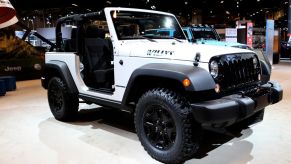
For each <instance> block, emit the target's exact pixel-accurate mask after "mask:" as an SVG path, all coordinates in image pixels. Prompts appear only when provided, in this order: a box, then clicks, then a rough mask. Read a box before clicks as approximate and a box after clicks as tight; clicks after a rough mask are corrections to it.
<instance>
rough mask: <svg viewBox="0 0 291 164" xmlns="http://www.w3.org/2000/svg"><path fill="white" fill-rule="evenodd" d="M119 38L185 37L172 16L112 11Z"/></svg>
mask: <svg viewBox="0 0 291 164" xmlns="http://www.w3.org/2000/svg"><path fill="white" fill-rule="evenodd" d="M111 17H112V20H113V24H114V26H115V30H116V33H117V36H118V39H119V40H128V39H147V38H150V39H173V38H175V39H184V40H185V39H186V37H185V35H184V33H183V31H182V29H181V27H180V26H179V23H178V22H177V20H176V18H175V17H174V16H170V15H163V14H156V13H145V12H136V11H112V12H111Z"/></svg>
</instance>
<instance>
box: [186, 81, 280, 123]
mask: <svg viewBox="0 0 291 164" xmlns="http://www.w3.org/2000/svg"><path fill="white" fill-rule="evenodd" d="M261 90H264V92H263V93H262V94H260V95H259V96H254V97H248V96H244V95H242V94H233V95H229V96H225V97H222V98H220V99H216V100H210V101H204V102H200V103H193V104H191V106H192V109H193V110H192V113H193V116H194V118H195V119H196V121H198V122H199V123H201V124H202V125H203V126H229V125H231V124H233V123H235V122H238V121H241V120H244V119H246V118H248V117H250V116H252V115H253V114H255V113H256V112H258V111H260V110H262V109H264V108H265V107H266V106H268V105H270V104H275V103H277V102H279V101H280V100H282V97H283V90H282V88H281V86H280V84H278V83H276V82H269V83H267V84H265V85H263V86H261Z"/></svg>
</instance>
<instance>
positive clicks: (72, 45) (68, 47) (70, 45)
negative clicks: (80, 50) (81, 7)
mask: <svg viewBox="0 0 291 164" xmlns="http://www.w3.org/2000/svg"><path fill="white" fill-rule="evenodd" d="M76 35H77V29H76V28H72V31H71V39H68V40H65V41H64V47H65V52H76V50H77V48H76Z"/></svg>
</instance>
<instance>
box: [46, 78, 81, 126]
mask: <svg viewBox="0 0 291 164" xmlns="http://www.w3.org/2000/svg"><path fill="white" fill-rule="evenodd" d="M48 102H49V106H50V109H51V112H52V114H53V115H54V117H55V118H56V119H57V120H60V121H73V120H75V119H76V116H77V114H78V108H79V99H78V96H77V94H70V93H69V91H68V87H67V85H66V84H65V82H64V81H63V80H62V79H60V78H59V77H53V78H52V79H51V80H50V81H49V84H48Z"/></svg>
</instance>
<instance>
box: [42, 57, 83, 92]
mask: <svg viewBox="0 0 291 164" xmlns="http://www.w3.org/2000/svg"><path fill="white" fill-rule="evenodd" d="M53 76H59V77H60V78H62V79H63V80H64V81H65V83H66V84H67V86H68V90H69V93H78V88H77V86H76V84H75V83H74V80H73V77H72V75H71V72H70V70H69V68H68V66H67V64H66V63H65V62H62V61H57V60H53V61H50V62H49V63H46V64H45V66H44V71H43V75H42V86H43V87H44V88H46V89H47V88H48V83H49V80H50V78H52V77H53Z"/></svg>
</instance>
